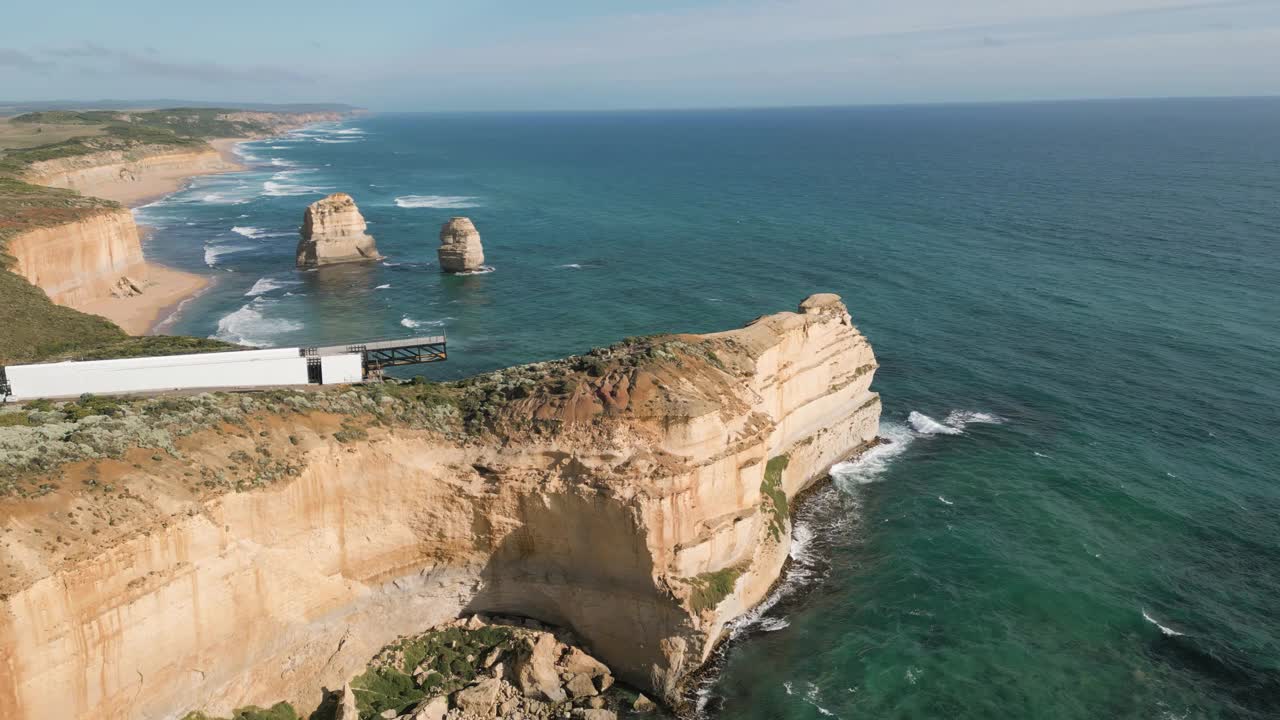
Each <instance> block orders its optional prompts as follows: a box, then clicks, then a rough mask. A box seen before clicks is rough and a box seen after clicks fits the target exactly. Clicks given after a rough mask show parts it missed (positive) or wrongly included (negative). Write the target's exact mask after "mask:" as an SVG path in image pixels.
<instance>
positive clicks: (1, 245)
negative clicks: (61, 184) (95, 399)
mask: <svg viewBox="0 0 1280 720" xmlns="http://www.w3.org/2000/svg"><path fill="white" fill-rule="evenodd" d="M288 122H290V118H289V116H288V115H281V114H274V113H263V112H245V111H240V110H233V109H220V108H174V109H165V110H150V111H107V110H91V111H65V110H56V111H43V112H31V113H26V114H24V115H18V116H16V117H13V118H9V119H8V120H4V121H0V327H2V328H4V335H5V336H4V343H2V344H0V364H13V363H23V362H36V361H41V360H66V359H102V358H109V357H133V356H138V355H166V354H175V353H183V352H207V351H211V350H221V349H232V348H234V347H235V346H233V345H229V344H227V343H222V342H219V341H215V340H203V339H199V338H182V337H150V338H134V337H130V336H129V335H128V334H127V333H125V332H124V330H122V329H120V328H119V327H118V326H116V325H115V324H113V323H111V322H110V321H108V320H106V319H104V318H101V317H98V316H96V315H89V314H86V313H82V312H78V311H76V310H73V309H70V308H66V307H62V306H60V305H57V304H55V303H53V302H52V301H51V300H50V299H49V298H48V296H47V295H45V293H44V292H43V291H42V290H40V289H39V288H37V287H35V286H34V285H32V284H31V283H29V282H28V281H27V280H26V279H25V278H23V277H20V276H18V275H17V274H15V273H13V272H11V271H10V270H11V269H12V265H13V261H14V258H12V257H11V256H9V255H7V254H6V247H7V244H8V241H9V240H11V239H12V238H14V237H16V236H18V235H20V234H22V233H25V232H29V231H32V230H37V229H40V228H46V227H52V226H58V225H64V224H67V223H72V222H76V221H79V220H84V219H86V218H90V217H92V216H94V215H97V214H100V213H103V212H110V211H117V210H119V209H120V208H121V206H120V204H119V203H116V202H112V201H110V200H103V199H100V198H95V197H89V196H85V195H81V194H79V193H77V192H75V191H74V190H67V189H63V188H53V187H45V186H43V185H37V184H34V183H30V182H27V181H26V180H25V179H24V173H26V172H27V170H28V169H30V168H31V167H32V166H33V165H34V164H35V163H39V162H43V161H47V160H57V159H65V158H74V157H79V156H85V155H90V154H93V153H99V152H107V151H112V152H123V153H126V154H129V153H139V154H145V153H148V152H155V151H158V150H163V149H165V148H203V147H206V141H207V140H208V139H210V138H214V137H248V136H252V135H258V134H266V133H270V132H273V131H277V130H279V129H280V128H281V127H283V126H284V125H285V124H287V123H288Z"/></svg>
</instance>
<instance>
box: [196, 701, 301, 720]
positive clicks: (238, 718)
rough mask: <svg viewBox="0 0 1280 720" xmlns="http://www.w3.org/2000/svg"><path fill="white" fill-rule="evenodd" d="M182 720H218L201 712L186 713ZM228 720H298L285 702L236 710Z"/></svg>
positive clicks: (296, 714)
mask: <svg viewBox="0 0 1280 720" xmlns="http://www.w3.org/2000/svg"><path fill="white" fill-rule="evenodd" d="M182 720H220V718H214V717H210V716H208V715H205V714H204V713H202V712H192V713H187V714H186V715H185V716H183V718H182ZM229 720H299V718H298V711H296V710H294V709H293V706H292V705H290V704H289V703H286V702H280V703H276V704H275V705H272V706H271V707H269V708H267V709H265V710H264V709H263V708H260V707H258V706H256V705H250V706H249V707H242V708H238V709H237V710H236V711H235V712H233V713H231V717H230V718H229Z"/></svg>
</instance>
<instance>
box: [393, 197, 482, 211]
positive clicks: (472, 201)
mask: <svg viewBox="0 0 1280 720" xmlns="http://www.w3.org/2000/svg"><path fill="white" fill-rule="evenodd" d="M478 199H479V198H475V197H472V196H470V195H401V196H400V197H398V198H396V205H397V206H399V207H402V208H436V209H438V210H462V209H464V208H473V207H480V204H479V203H478V202H476V200H478Z"/></svg>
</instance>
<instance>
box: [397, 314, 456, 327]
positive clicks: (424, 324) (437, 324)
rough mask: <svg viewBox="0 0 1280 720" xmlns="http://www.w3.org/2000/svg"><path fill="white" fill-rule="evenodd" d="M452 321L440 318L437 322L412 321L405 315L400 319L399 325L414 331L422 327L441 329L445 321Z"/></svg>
mask: <svg viewBox="0 0 1280 720" xmlns="http://www.w3.org/2000/svg"><path fill="white" fill-rule="evenodd" d="M452 319H453V318H441V319H439V320H414V319H413V318H411V317H409V316H408V315H405V316H404V317H402V318H400V324H401V325H403V326H404V327H407V328H409V329H411V330H414V329H417V328H424V327H441V326H443V325H444V324H445V322H446V321H448V320H452Z"/></svg>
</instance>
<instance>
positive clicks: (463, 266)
mask: <svg viewBox="0 0 1280 720" xmlns="http://www.w3.org/2000/svg"><path fill="white" fill-rule="evenodd" d="M436 255H437V257H439V259H440V269H441V270H443V271H444V272H448V273H465V272H477V271H480V270H483V269H484V246H482V245H481V244H480V232H479V231H478V230H476V226H475V224H474V223H472V222H471V219H470V218H464V217H456V218H450V219H449V222H447V223H445V224H444V226H443V227H441V228H440V247H439V248H437V249H436Z"/></svg>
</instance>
